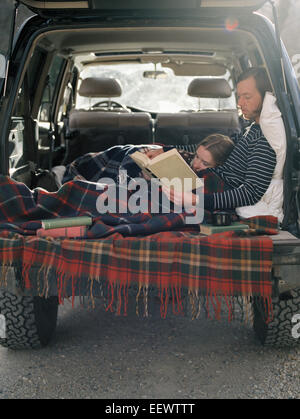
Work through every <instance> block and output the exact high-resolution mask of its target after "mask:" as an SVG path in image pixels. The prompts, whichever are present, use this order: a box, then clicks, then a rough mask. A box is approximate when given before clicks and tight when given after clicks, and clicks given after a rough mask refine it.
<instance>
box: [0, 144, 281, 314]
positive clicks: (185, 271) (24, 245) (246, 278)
mask: <svg viewBox="0 0 300 419" xmlns="http://www.w3.org/2000/svg"><path fill="white" fill-rule="evenodd" d="M133 149H134V148H133V147H132V146H130V147H128V148H123V150H122V151H121V150H120V149H118V148H113V149H110V150H109V151H108V152H104V153H101V154H100V155H99V153H97V154H98V155H97V156H93V157H95V158H93V159H92V160H93V163H92V162H91V158H87V156H85V157H84V158H82V159H79V160H77V161H76V162H75V163H74V164H72V165H70V166H69V167H68V169H67V172H66V174H69V176H70V179H69V181H68V182H67V183H65V184H64V185H63V186H62V187H61V188H60V189H59V190H58V191H57V192H52V193H50V192H47V191H45V190H43V189H40V188H36V189H34V190H32V191H31V190H30V189H29V188H27V187H26V185H24V184H23V183H19V182H16V181H14V180H12V179H10V178H9V177H5V176H0V259H1V275H0V288H7V287H8V289H9V285H10V284H9V278H10V277H9V275H8V272H9V268H12V269H13V270H14V272H15V282H16V285H17V287H19V288H20V290H22V291H26V292H29V293H30V294H31V295H40V296H45V297H47V296H50V295H58V296H59V300H60V302H62V301H63V300H64V298H66V297H70V296H71V297H72V298H74V296H77V295H89V296H90V297H91V299H92V300H93V298H94V297H95V296H97V295H104V296H106V299H107V309H108V310H115V311H116V312H117V313H118V314H121V313H124V314H126V312H127V302H128V290H129V288H130V287H133V286H134V287H137V292H136V300H137V305H139V302H140V301H141V300H142V301H143V303H144V310H145V314H147V307H148V302H147V301H148V291H149V289H150V288H151V287H154V288H155V289H157V290H158V293H159V298H160V301H161V315H162V317H165V316H166V314H167V310H168V303H169V300H170V296H171V297H172V298H171V300H172V306H173V310H174V312H178V313H180V312H182V309H183V298H182V293H183V292H184V291H186V292H187V295H188V299H189V302H190V305H191V306H192V307H193V315H194V317H197V315H198V313H199V310H200V308H199V307H200V297H202V296H205V298H206V300H207V301H208V300H209V301H210V302H211V304H212V306H213V307H214V312H215V315H216V316H217V317H218V315H219V313H220V307H221V302H222V300H223V301H225V302H226V306H227V307H228V310H229V315H230V316H231V315H232V313H233V310H232V298H233V297H236V296H240V297H242V298H244V299H245V301H246V300H249V299H250V298H253V297H256V296H257V297H260V298H264V299H265V300H266V307H268V308H270V307H272V304H270V299H271V294H272V283H271V268H272V250H273V245H272V240H271V239H270V238H268V237H266V236H257V235H256V236H254V235H253V231H254V230H253V228H254V229H256V230H259V231H260V232H265V233H267V234H270V233H271V234H274V232H276V227H277V220H276V219H275V218H274V217H268V218H266V217H262V218H259V217H258V218H256V219H255V220H249V222H250V223H251V227H252V229H251V230H250V232H249V233H240V234H237V233H233V232H227V233H220V234H215V235H213V236H208V237H203V236H199V234H198V231H197V230H195V228H194V231H193V227H191V226H189V230H190V231H187V230H186V229H185V230H184V228H185V227H186V226H185V221H184V214H176V213H168V214H163V213H160V214H151V212H150V211H149V212H144V213H141V214H131V213H129V212H127V213H124V214H122V215H120V214H110V213H108V214H101V215H99V213H98V211H97V208H96V201H97V199H98V197H99V195H101V194H102V193H104V192H103V191H105V189H103V190H102V189H101V190H99V185H98V184H97V183H94V182H93V181H91V179H94V180H97V181H98V180H99V177H98V178H97V179H96V177H97V176H99V172H100V173H101V174H102V175H103V176H104V177H109V178H113V176H115V179H117V172H116V169H117V167H118V170H119V168H120V165H121V167H122V168H126V169H127V172H128V174H129V176H135V175H137V174H138V173H139V169H137V166H136V165H135V164H134V163H133V162H132V160H131V159H130V158H129V157H128V156H129V153H130V152H131V151H132V150H133ZM124 150H125V155H124ZM109 153H111V154H109ZM120 162H121V163H120ZM118 164H120V165H119V166H118ZM133 165H134V166H133ZM92 173H94V175H93V174H92ZM93 176H95V178H93ZM100 177H101V176H100ZM86 178H88V179H89V181H87V180H86ZM101 178H102V177H101ZM71 179H72V180H71ZM65 180H67V178H66V179H65ZM126 199H127V197H126ZM116 200H118V199H117V198H116ZM75 215H91V216H92V217H93V225H92V227H91V228H90V229H89V230H88V233H87V236H86V237H85V238H84V239H82V240H72V239H54V238H45V237H37V236H36V235H35V232H36V230H37V229H38V228H40V227H41V220H42V219H45V218H52V217H53V218H55V217H58V216H75ZM178 230H183V231H178ZM96 239H97V240H96Z"/></svg>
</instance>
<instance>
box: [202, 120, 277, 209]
mask: <svg viewBox="0 0 300 419" xmlns="http://www.w3.org/2000/svg"><path fill="white" fill-rule="evenodd" d="M232 139H233V140H234V141H235V142H236V141H237V143H236V146H235V147H234V149H233V151H232V153H231V154H230V156H229V157H228V159H227V160H226V162H225V163H224V164H223V165H222V166H219V167H216V168H214V169H210V170H212V171H214V172H215V173H217V174H218V175H219V176H220V177H221V178H222V179H223V180H224V181H225V183H226V184H227V185H228V186H229V188H230V189H228V190H226V191H225V192H217V193H214V194H213V199H214V209H233V208H236V207H242V206H245V205H254V204H255V203H256V202H258V201H259V200H260V199H261V197H262V196H263V195H264V193H265V192H266V190H267V189H268V187H269V184H270V182H271V179H272V176H273V172H274V169H275V165H276V154H275V151H274V150H273V148H272V147H271V146H270V144H269V143H268V141H267V139H266V138H265V137H264V135H263V133H262V130H261V128H260V126H259V125H258V124H255V123H253V124H252V125H251V126H250V127H248V128H247V129H246V130H245V132H244V133H243V134H238V135H237V136H235V138H233V137H232Z"/></svg>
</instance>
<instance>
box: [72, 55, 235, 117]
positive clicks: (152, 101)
mask: <svg viewBox="0 0 300 419" xmlns="http://www.w3.org/2000/svg"><path fill="white" fill-rule="evenodd" d="M153 70H154V64H151V63H150V64H119V65H105V66H103V65H102V66H99V65H98V66H89V67H88V68H86V69H85V70H83V71H82V73H81V75H80V77H81V79H85V78H87V77H112V78H116V79H118V80H119V81H120V83H121V86H122V96H120V97H118V98H112V100H114V101H116V102H119V103H121V104H122V105H125V106H129V107H133V108H138V109H141V110H144V111H148V112H180V111H190V110H192V111H197V110H199V109H201V110H202V109H234V108H235V107H236V101H235V96H234V95H232V96H231V97H230V98H226V99H215V98H213V99H210V98H201V99H198V98H195V97H190V96H188V94H187V90H188V86H189V84H190V83H191V81H192V80H193V79H194V78H195V77H191V76H176V75H175V74H174V72H173V71H172V70H171V69H170V68H165V67H161V66H160V65H157V66H156V71H160V72H162V73H161V74H160V75H159V76H158V77H157V78H149V77H145V76H144V75H145V72H149V71H150V72H151V71H152V72H153ZM225 78H228V75H226V76H225ZM101 99H106V98H92V99H89V98H86V97H82V96H80V95H79V94H77V99H76V108H80V109H81V108H89V107H90V106H92V105H93V104H94V103H97V102H99V100H101Z"/></svg>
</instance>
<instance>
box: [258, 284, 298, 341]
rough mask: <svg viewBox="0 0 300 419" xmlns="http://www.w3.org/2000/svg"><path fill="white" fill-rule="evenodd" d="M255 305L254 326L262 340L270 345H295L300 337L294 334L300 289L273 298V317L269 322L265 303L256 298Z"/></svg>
mask: <svg viewBox="0 0 300 419" xmlns="http://www.w3.org/2000/svg"><path fill="white" fill-rule="evenodd" d="M252 307H253V314H254V318H253V328H254V332H255V334H256V336H257V337H258V339H259V340H260V342H261V343H262V344H263V345H265V346H270V347H277V348H282V347H295V346H297V345H300V338H296V337H294V336H293V335H294V334H293V327H294V326H295V324H294V323H293V320H292V319H293V316H294V315H296V314H298V315H299V314H300V289H295V290H291V291H288V292H286V293H284V294H281V295H280V296H279V297H277V298H276V299H273V319H272V320H271V321H270V322H269V323H267V322H266V314H265V307H264V303H263V302H262V300H261V299H259V298H255V300H254V301H253V303H252Z"/></svg>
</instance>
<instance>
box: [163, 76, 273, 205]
mask: <svg viewBox="0 0 300 419" xmlns="http://www.w3.org/2000/svg"><path fill="white" fill-rule="evenodd" d="M271 90H272V88H271V86H270V83H269V79H268V76H267V74H266V72H265V70H264V69H261V68H251V69H249V70H247V71H246V72H245V73H243V74H242V75H241V76H240V77H239V80H238V83H237V95H238V106H239V107H240V109H241V111H242V113H243V116H244V118H245V119H248V120H250V121H252V124H251V126H250V127H248V128H247V129H246V130H245V132H244V133H242V134H238V135H236V136H235V137H232V139H233V140H234V141H235V143H236V146H235V147H234V149H233V151H232V153H231V154H230V155H229V157H228V159H227V160H226V162H225V163H224V164H223V165H222V166H219V167H216V168H211V169H207V170H205V171H201V172H199V176H200V177H201V176H204V177H205V173H207V171H209V172H213V173H214V174H216V175H217V176H218V177H219V178H220V179H221V180H222V181H224V183H225V191H224V192H215V193H205V195H204V208H205V209H207V210H210V211H213V210H221V209H223V210H226V209H235V208H236V207H242V206H246V205H254V204H255V203H256V202H258V201H259V200H260V199H261V197H262V196H263V195H264V193H265V192H266V190H267V188H268V186H269V184H270V182H271V179H272V175H273V172H274V168H275V165H276V154H275V151H274V150H273V149H272V147H271V146H270V145H269V143H268V141H267V139H266V138H265V137H264V135H263V133H262V130H261V128H260V126H259V117H260V112H261V109H262V104H263V100H264V96H265V93H266V92H267V91H271ZM165 193H167V194H168V195H169V198H170V200H171V201H173V202H176V203H178V202H184V203H185V205H188V203H189V202H190V204H191V205H196V204H197V197H196V195H195V194H185V195H184V196H182V197H179V196H178V195H177V196H176V195H175V194H174V193H173V192H172V191H170V190H169V191H168V190H166V189H165Z"/></svg>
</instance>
